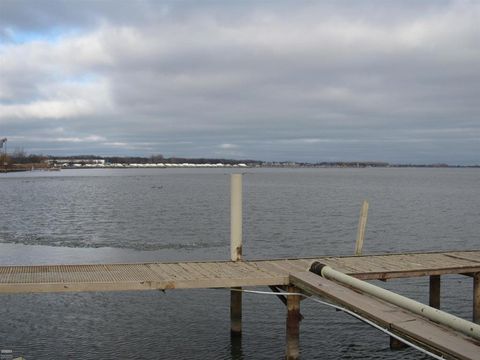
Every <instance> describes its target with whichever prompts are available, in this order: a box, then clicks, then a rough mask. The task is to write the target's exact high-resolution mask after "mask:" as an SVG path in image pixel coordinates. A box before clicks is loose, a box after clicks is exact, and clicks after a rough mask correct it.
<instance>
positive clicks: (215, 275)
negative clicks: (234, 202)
mask: <svg viewBox="0 0 480 360" xmlns="http://www.w3.org/2000/svg"><path fill="white" fill-rule="evenodd" d="M314 261H320V262H322V263H325V264H327V265H329V266H331V267H333V268H334V269H336V270H339V271H342V272H345V273H346V274H350V275H353V276H355V277H358V278H360V279H391V278H400V277H415V276H427V275H442V274H461V273H476V272H480V251H457V252H443V253H412V254H388V255H370V256H347V257H331V256H330V257H318V258H303V259H277V260H257V261H240V262H232V261H211V262H175V263H141V264H91V265H37V266H0V293H21V292H67V291H125V290H165V289H191V288H229V287H246V286H278V285H288V284H289V274H291V273H295V272H301V271H306V270H308V269H309V267H310V264H311V263H313V262H314Z"/></svg>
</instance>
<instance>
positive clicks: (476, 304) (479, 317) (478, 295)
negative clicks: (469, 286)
mask: <svg viewBox="0 0 480 360" xmlns="http://www.w3.org/2000/svg"><path fill="white" fill-rule="evenodd" d="M473 322H474V323H477V324H480V272H477V273H474V274H473Z"/></svg>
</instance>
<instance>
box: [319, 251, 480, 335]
mask: <svg viewBox="0 0 480 360" xmlns="http://www.w3.org/2000/svg"><path fill="white" fill-rule="evenodd" d="M310 271H311V272H313V273H315V274H317V275H320V276H322V277H324V278H326V279H329V280H333V281H336V282H338V283H341V284H344V285H347V286H349V287H351V288H354V289H356V290H359V291H362V292H363V293H366V294H369V295H372V296H374V297H376V298H378V299H381V300H384V301H386V302H389V303H391V304H394V305H396V306H398V307H401V308H403V309H406V310H408V311H411V312H412V313H415V314H417V315H421V316H423V317H426V318H427V319H430V320H432V321H435V322H437V323H439V324H442V325H445V326H448V327H450V328H452V329H455V330H457V331H459V332H461V333H463V334H465V335H468V336H471V337H473V338H475V339H477V340H480V325H477V324H475V323H473V322H470V321H467V320H464V319H461V318H459V317H457V316H455V315H452V314H449V313H447V312H445V311H442V310H438V309H435V308H433V307H430V306H428V305H425V304H422V303H420V302H418V301H415V300H412V299H410V298H407V297H405V296H402V295H399V294H396V293H394V292H392V291H389V290H385V289H382V288H381V287H379V286H375V285H373V284H370V283H368V282H366V281H363V280H359V279H357V278H354V277H353V276H349V275H346V274H344V273H342V272H340V271H337V270H335V269H332V268H331V267H330V266H327V265H325V264H322V263H320V262H318V261H316V262H314V263H313V264H312V265H311V267H310Z"/></svg>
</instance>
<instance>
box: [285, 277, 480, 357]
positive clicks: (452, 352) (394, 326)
mask: <svg viewBox="0 0 480 360" xmlns="http://www.w3.org/2000/svg"><path fill="white" fill-rule="evenodd" d="M290 281H291V283H292V284H294V285H295V286H297V287H299V288H300V289H302V290H303V291H305V292H306V293H307V294H313V295H319V296H321V297H323V298H326V299H328V300H330V301H333V302H335V303H337V304H339V305H341V306H343V307H345V308H347V309H348V310H351V311H353V312H355V313H357V314H359V315H361V316H362V317H365V318H367V319H369V320H371V321H374V322H375V323H376V324H378V325H379V326H381V327H383V328H385V329H390V330H392V331H393V332H394V333H396V334H397V335H400V336H406V337H407V339H408V340H410V341H411V342H412V343H415V344H416V345H418V346H420V347H422V348H424V349H427V350H429V351H432V352H435V353H437V354H442V355H444V356H445V357H446V358H448V359H463V360H473V359H478V354H479V353H480V344H477V343H476V342H475V341H474V340H473V339H471V338H468V337H466V336H463V335H462V334H460V333H458V332H455V331H454V330H452V329H446V328H444V327H442V326H440V325H438V324H436V323H433V322H431V321H428V320H426V319H424V318H423V317H421V316H419V315H416V314H413V313H410V312H408V311H406V310H404V309H401V308H399V307H397V306H395V305H392V304H388V303H386V302H384V301H381V300H379V299H376V298H373V297H371V296H368V295H365V294H361V293H359V292H356V291H353V290H351V289H348V288H345V287H344V286H342V285H339V284H336V283H334V282H332V281H330V280H327V279H325V278H322V277H320V276H318V275H315V274H313V273H310V272H306V273H296V274H292V275H291V276H290Z"/></svg>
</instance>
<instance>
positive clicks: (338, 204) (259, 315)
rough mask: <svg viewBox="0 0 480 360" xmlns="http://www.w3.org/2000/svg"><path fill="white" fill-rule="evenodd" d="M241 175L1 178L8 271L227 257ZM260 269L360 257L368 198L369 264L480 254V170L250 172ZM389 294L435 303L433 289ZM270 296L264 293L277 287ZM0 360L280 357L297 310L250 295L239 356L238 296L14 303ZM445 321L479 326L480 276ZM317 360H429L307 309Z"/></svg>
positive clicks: (249, 204) (408, 285)
mask: <svg viewBox="0 0 480 360" xmlns="http://www.w3.org/2000/svg"><path fill="white" fill-rule="evenodd" d="M228 173H229V171H228V170H223V169H203V170H196V169H172V170H169V169H143V170H141V169H125V170H104V169H99V170H66V171H62V172H59V173H47V172H29V173H23V174H0V204H1V205H0V262H1V264H42V263H78V262H81V263H91V262H136V261H154V260H188V259H195V260H199V259H204V260H207V259H226V258H228V256H229V248H228V245H229V188H228V187H229V174H228ZM244 198H245V202H244V211H245V221H244V237H245V239H244V253H245V256H246V257H247V258H250V259H252V258H268V257H286V256H289V257H294V256H314V255H324V254H351V253H352V252H353V248H354V241H355V235H356V226H357V223H358V213H359V209H360V205H361V202H362V201H363V199H368V200H369V202H370V212H369V218H368V225H367V235H366V239H365V246H364V251H365V252H366V253H380V252H401V251H420V250H451V249H459V250H462V249H474V248H475V249H478V248H480V246H479V235H478V234H479V230H480V225H479V223H480V221H479V219H480V171H478V170H477V169H303V170H300V169H296V170H291V169H271V170H270V169H248V170H247V173H246V174H245V176H244ZM381 285H382V286H387V287H388V288H390V289H393V290H395V291H398V292H401V293H403V294H406V295H408V296H411V297H413V298H416V299H418V300H421V301H426V299H427V294H428V284H427V281H426V279H410V280H396V281H392V282H389V283H387V284H386V285H385V284H381ZM262 290H263V289H262ZM1 300H2V306H1V307H0V316H1V319H2V321H1V322H0V348H2V349H5V348H8V349H12V350H13V351H14V354H16V355H17V356H19V355H23V356H24V357H26V358H27V359H64V358H71V359H159V358H161V359H186V358H189V359H230V358H235V359H279V358H282V356H283V354H284V347H285V344H284V327H285V324H284V320H285V319H284V318H285V309H284V307H283V304H282V303H281V302H280V301H278V300H277V299H276V298H275V297H266V296H263V297H262V296H259V295H248V294H245V295H244V336H243V339H242V344H241V346H240V345H239V344H231V343H230V334H229V293H228V292H227V291H226V290H178V291H171V292H166V293H162V292H122V293H78V294H28V295H26V294H22V295H2V296H1ZM442 301H443V304H442V305H443V307H444V309H446V310H448V311H452V312H453V313H455V314H457V315H459V316H463V317H465V318H469V317H470V316H471V314H470V311H471V279H468V278H463V277H459V276H448V277H445V280H444V281H443V283H442ZM302 313H303V315H304V316H305V320H304V321H303V322H302V331H301V349H302V357H303V358H305V359H362V358H364V359H370V358H374V359H421V358H423V355H421V354H419V353H417V352H416V351H413V350H406V351H402V352H391V351H390V350H388V337H387V336H385V335H383V334H381V333H379V332H378V331H376V330H374V329H371V328H368V327H367V326H365V325H364V324H362V323H360V322H359V321H357V320H355V319H352V318H351V317H349V316H347V315H344V314H341V313H337V312H335V311H333V310H331V309H329V308H324V307H322V306H320V305H317V304H310V303H308V301H305V302H302Z"/></svg>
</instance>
